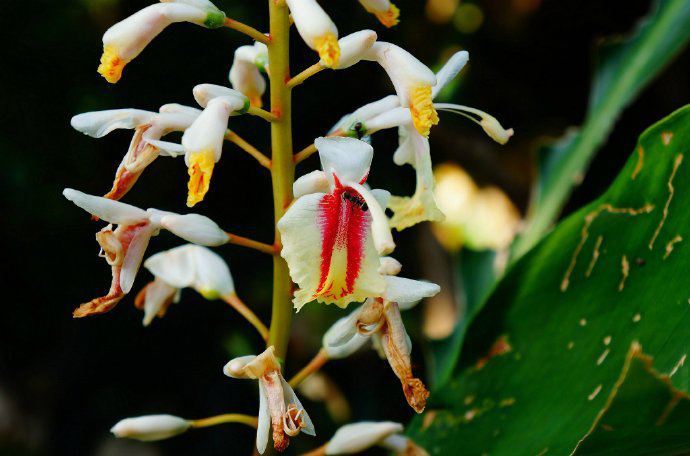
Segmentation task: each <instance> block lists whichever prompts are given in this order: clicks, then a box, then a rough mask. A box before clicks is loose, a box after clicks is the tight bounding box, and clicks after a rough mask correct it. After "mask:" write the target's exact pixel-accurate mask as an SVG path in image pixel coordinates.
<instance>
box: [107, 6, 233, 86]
mask: <svg viewBox="0 0 690 456" xmlns="http://www.w3.org/2000/svg"><path fill="white" fill-rule="evenodd" d="M161 1H162V2H163V3H158V4H155V5H150V6H147V7H146V8H144V9H142V10H140V11H137V12H136V13H134V14H133V15H131V16H129V17H128V18H126V19H124V20H123V21H121V22H118V23H117V24H115V25H113V26H112V27H110V28H109V29H108V30H107V31H106V32H105V34H104V35H103V56H102V57H101V64H100V66H99V67H98V72H99V73H100V74H101V75H102V76H103V77H104V78H105V79H106V80H107V81H108V82H110V83H115V82H117V81H119V80H120V77H122V70H123V69H124V67H125V65H127V64H128V63H129V62H131V61H132V60H133V59H134V58H135V57H136V56H138V55H139V54H140V53H141V52H142V51H143V50H144V48H146V46H147V45H148V44H149V43H150V42H151V41H152V40H153V39H154V38H155V37H156V36H158V34H159V33H161V32H162V31H163V30H164V29H165V28H166V27H167V26H168V25H170V24H172V23H174V22H191V23H193V24H197V25H201V26H203V27H207V28H217V27H221V26H222V25H223V21H224V20H225V13H223V12H222V11H221V10H219V9H218V8H216V7H215V5H213V3H211V2H210V1H208V0H161Z"/></svg>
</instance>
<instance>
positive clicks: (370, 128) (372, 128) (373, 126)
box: [364, 107, 412, 135]
mask: <svg viewBox="0 0 690 456" xmlns="http://www.w3.org/2000/svg"><path fill="white" fill-rule="evenodd" d="M411 124H412V114H411V113H410V109H409V108H401V107H397V108H393V109H391V110H389V111H386V112H384V113H383V114H379V115H378V116H376V117H374V118H373V119H371V120H368V121H367V122H366V123H365V124H364V127H365V128H366V132H367V134H368V135H370V134H373V133H376V132H377V131H379V130H385V129H387V128H394V127H400V126H409V125H411Z"/></svg>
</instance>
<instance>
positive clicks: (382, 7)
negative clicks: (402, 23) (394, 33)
mask: <svg viewBox="0 0 690 456" xmlns="http://www.w3.org/2000/svg"><path fill="white" fill-rule="evenodd" d="M359 3H361V4H362V6H363V7H364V9H365V10H367V11H368V12H370V13H371V14H373V15H374V16H376V18H377V19H378V20H379V21H380V22H381V23H382V24H383V25H385V26H386V27H388V28H390V27H393V26H394V25H398V22H399V20H398V17H399V16H400V10H399V9H398V7H397V6H395V5H394V4H393V3H391V2H390V0H359Z"/></svg>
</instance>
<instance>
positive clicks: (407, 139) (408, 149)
mask: <svg viewBox="0 0 690 456" xmlns="http://www.w3.org/2000/svg"><path fill="white" fill-rule="evenodd" d="M415 145H416V143H415V142H414V141H413V140H412V128H411V127H410V126H409V125H406V126H401V127H400V128H398V148H397V149H396V150H395V152H394V153H393V163H395V164H396V165H398V166H402V165H404V164H410V165H412V166H414V165H415Z"/></svg>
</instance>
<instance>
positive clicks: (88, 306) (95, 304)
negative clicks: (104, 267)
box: [72, 266, 125, 318]
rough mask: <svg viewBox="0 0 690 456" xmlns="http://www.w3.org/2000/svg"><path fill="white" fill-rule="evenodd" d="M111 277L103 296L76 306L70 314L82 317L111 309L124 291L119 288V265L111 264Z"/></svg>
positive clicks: (123, 295)
mask: <svg viewBox="0 0 690 456" xmlns="http://www.w3.org/2000/svg"><path fill="white" fill-rule="evenodd" d="M112 270H113V279H112V282H111V285H110V291H108V294H107V295H105V296H101V297H99V298H95V299H93V300H91V301H89V302H87V303H84V304H82V305H80V306H79V307H77V308H76V309H75V310H74V312H73V313H72V316H73V317H74V318H83V317H88V316H90V315H98V314H102V313H106V312H109V311H111V310H112V309H113V308H114V307H115V306H116V305H117V303H118V302H120V301H121V300H122V298H124V297H125V293H124V292H123V291H122V289H121V288H120V267H119V266H112Z"/></svg>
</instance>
